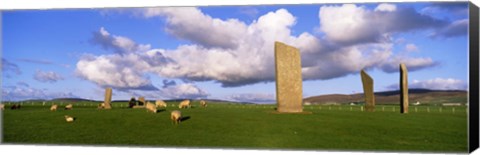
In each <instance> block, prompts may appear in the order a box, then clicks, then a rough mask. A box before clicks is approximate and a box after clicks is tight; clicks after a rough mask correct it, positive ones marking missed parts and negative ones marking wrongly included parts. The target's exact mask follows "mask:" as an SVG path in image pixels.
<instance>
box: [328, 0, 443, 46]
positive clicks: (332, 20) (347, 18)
mask: <svg viewBox="0 0 480 155" xmlns="http://www.w3.org/2000/svg"><path fill="white" fill-rule="evenodd" d="M376 9H377V10H382V11H372V10H368V9H367V8H365V7H363V6H356V5H355V4H344V5H342V6H322V7H321V8H320V11H319V18H320V26H321V27H320V30H322V31H323V32H324V33H325V35H326V36H327V38H329V39H331V40H332V41H335V42H337V43H341V44H344V45H352V44H358V43H371V42H382V41H386V40H388V39H389V38H388V36H390V35H391V34H393V33H397V32H408V31H412V30H419V29H425V28H438V27H442V26H444V25H446V23H447V22H446V21H443V20H438V19H435V18H432V17H430V16H427V15H422V14H419V13H418V12H416V11H415V9H413V8H402V9H393V7H392V5H390V4H380V5H379V6H378V7H377V8H376ZM385 10H388V11H385Z"/></svg>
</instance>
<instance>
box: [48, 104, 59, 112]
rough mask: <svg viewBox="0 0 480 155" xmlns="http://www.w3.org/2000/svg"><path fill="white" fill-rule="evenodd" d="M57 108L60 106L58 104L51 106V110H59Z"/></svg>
mask: <svg viewBox="0 0 480 155" xmlns="http://www.w3.org/2000/svg"><path fill="white" fill-rule="evenodd" d="M57 108H58V105H56V104H53V105H52V106H51V107H50V111H57Z"/></svg>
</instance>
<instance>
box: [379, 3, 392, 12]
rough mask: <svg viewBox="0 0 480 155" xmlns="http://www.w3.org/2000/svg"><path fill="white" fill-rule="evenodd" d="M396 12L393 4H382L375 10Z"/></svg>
mask: <svg viewBox="0 0 480 155" xmlns="http://www.w3.org/2000/svg"><path fill="white" fill-rule="evenodd" d="M396 10H397V6H396V5H394V4H388V3H382V4H379V5H378V6H377V7H376V8H375V11H387V12H392V11H396Z"/></svg>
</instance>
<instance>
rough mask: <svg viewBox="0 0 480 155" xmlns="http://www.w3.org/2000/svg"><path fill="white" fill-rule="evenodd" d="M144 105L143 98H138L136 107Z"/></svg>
mask: <svg viewBox="0 0 480 155" xmlns="http://www.w3.org/2000/svg"><path fill="white" fill-rule="evenodd" d="M144 104H145V97H143V96H141V97H139V98H138V105H139V106H143V105H144Z"/></svg>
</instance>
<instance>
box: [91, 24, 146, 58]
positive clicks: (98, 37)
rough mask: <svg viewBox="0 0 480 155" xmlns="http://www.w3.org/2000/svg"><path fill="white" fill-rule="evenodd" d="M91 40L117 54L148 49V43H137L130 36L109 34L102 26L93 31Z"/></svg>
mask: <svg viewBox="0 0 480 155" xmlns="http://www.w3.org/2000/svg"><path fill="white" fill-rule="evenodd" d="M92 42H93V43H94V44H99V45H101V46H102V47H103V48H104V49H106V50H113V51H114V52H117V53H119V54H124V53H129V52H144V51H147V50H149V49H150V44H137V43H135V42H134V41H133V40H131V39H130V38H127V37H122V36H115V35H110V33H109V32H108V31H107V30H105V28H104V27H101V28H100V30H99V31H98V32H94V37H93V38H92Z"/></svg>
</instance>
